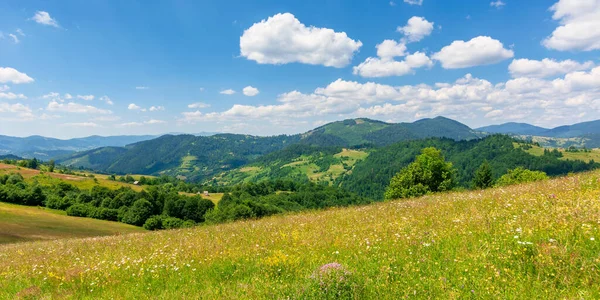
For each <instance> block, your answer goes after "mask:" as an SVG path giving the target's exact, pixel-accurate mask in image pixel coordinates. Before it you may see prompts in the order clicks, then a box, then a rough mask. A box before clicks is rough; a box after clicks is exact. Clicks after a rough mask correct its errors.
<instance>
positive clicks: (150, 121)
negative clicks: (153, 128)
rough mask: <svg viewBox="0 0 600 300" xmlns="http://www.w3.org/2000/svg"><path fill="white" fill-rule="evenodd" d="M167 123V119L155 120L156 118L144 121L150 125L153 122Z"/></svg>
mask: <svg viewBox="0 0 600 300" xmlns="http://www.w3.org/2000/svg"><path fill="white" fill-rule="evenodd" d="M166 123H167V122H166V121H163V120H155V119H152V120H148V121H144V124H149V125H152V124H166Z"/></svg>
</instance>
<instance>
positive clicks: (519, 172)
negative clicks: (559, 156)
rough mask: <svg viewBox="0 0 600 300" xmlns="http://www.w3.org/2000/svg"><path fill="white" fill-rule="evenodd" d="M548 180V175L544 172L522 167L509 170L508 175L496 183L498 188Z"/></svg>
mask: <svg viewBox="0 0 600 300" xmlns="http://www.w3.org/2000/svg"><path fill="white" fill-rule="evenodd" d="M544 179H548V175H546V173H544V172H542V171H531V170H527V169H525V168H522V167H518V168H516V169H513V170H508V173H506V174H504V175H502V177H500V178H499V179H498V182H496V185H497V186H507V185H512V184H519V183H525V182H534V181H539V180H544Z"/></svg>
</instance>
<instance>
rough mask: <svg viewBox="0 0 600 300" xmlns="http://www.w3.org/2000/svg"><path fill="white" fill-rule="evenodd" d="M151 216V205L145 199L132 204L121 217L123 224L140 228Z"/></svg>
mask: <svg viewBox="0 0 600 300" xmlns="http://www.w3.org/2000/svg"><path fill="white" fill-rule="evenodd" d="M151 215H152V203H150V202H148V200H146V199H140V200H137V201H135V202H134V203H133V206H131V207H130V208H129V209H128V210H127V212H126V213H125V215H124V216H123V220H122V221H123V223H127V224H131V225H136V226H142V225H144V223H145V222H146V220H148V218H150V216H151Z"/></svg>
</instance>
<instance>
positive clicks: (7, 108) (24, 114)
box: [0, 102, 34, 120]
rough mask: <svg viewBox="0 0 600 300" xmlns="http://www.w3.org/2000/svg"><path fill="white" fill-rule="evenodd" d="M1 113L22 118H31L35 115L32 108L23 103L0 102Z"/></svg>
mask: <svg viewBox="0 0 600 300" xmlns="http://www.w3.org/2000/svg"><path fill="white" fill-rule="evenodd" d="M0 113H9V114H11V115H13V116H16V117H18V118H19V119H22V120H30V119H32V118H33V117H34V116H33V111H32V110H31V108H29V106H27V105H24V104H21V103H14V104H8V103H4V102H0Z"/></svg>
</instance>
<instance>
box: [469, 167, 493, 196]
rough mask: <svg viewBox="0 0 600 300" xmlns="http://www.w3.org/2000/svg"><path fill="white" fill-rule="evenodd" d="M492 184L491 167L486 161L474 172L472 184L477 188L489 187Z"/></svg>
mask: <svg viewBox="0 0 600 300" xmlns="http://www.w3.org/2000/svg"><path fill="white" fill-rule="evenodd" d="M493 184H494V179H493V178H492V168H491V167H490V164H489V163H488V162H487V160H486V161H484V162H483V164H481V166H480V167H479V169H477V172H475V178H473V185H474V186H475V187H476V188H479V189H486V188H489V187H491V186H492V185H493Z"/></svg>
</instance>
